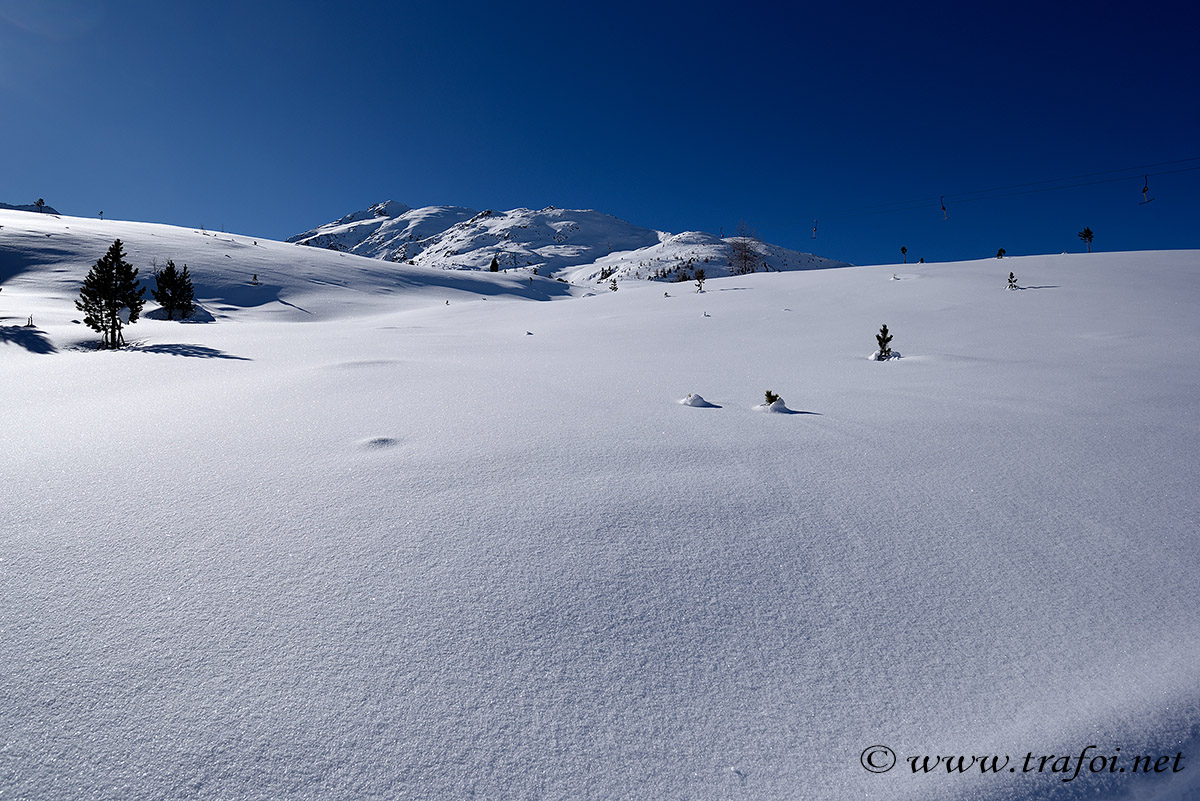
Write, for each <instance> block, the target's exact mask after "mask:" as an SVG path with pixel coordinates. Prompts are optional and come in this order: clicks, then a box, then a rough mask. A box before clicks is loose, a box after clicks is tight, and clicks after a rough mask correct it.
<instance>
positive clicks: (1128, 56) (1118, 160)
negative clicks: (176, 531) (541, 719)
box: [0, 0, 1200, 264]
mask: <svg viewBox="0 0 1200 801" xmlns="http://www.w3.org/2000/svg"><path fill="white" fill-rule="evenodd" d="M979 5H982V4H976V3H964V2H961V0H956V2H953V3H921V4H919V5H907V4H903V3H895V2H883V3H840V2H822V3H819V4H817V3H813V4H807V3H766V2H753V1H751V2H738V3H733V2H727V3H703V2H687V3H684V2H660V3H653V2H651V3H645V2H639V3H630V2H623V1H618V2H606V3H603V4H579V3H571V2H554V3H549V2H513V3H495V2H479V1H478V0H463V2H458V3H445V2H441V1H440V0H437V1H436V2H435V1H434V0H428V1H427V2H420V3H417V2H404V1H403V0H401V1H400V2H395V1H393V2H388V3H373V2H361V3H318V2H311V1H310V0H288V2H274V1H271V2H246V0H239V1H236V2H235V1H234V0H206V1H205V2H203V3H200V2H178V3H175V2H169V3H164V2H161V0H154V2H149V1H147V2H142V0H120V1H117V0H114V1H113V2H103V1H97V2H86V1H85V0H0V103H2V105H0V108H2V109H3V114H2V117H3V120H4V124H2V125H0V145H2V152H3V153H4V162H3V163H4V171H3V181H2V182H0V201H3V202H8V203H27V202H31V201H33V200H34V199H36V198H38V197H43V198H45V199H46V201H47V203H49V204H51V205H53V206H55V207H56V208H58V209H59V210H60V211H62V212H63V213H66V214H75V215H82V216H89V215H95V214H96V213H97V212H98V211H101V210H103V211H104V212H105V216H106V217H110V218H119V219H130V220H147V221H155V222H166V223H172V224H179V225H189V226H198V225H205V226H207V227H209V228H212V229H217V228H222V227H223V228H225V229H226V230H229V231H238V232H241V233H246V234H251V235H257V236H261V237H270V238H279V239H282V238H285V237H287V236H288V235H290V234H293V233H297V232H299V231H301V230H304V229H306V228H309V227H312V226H314V225H317V224H320V223H323V222H327V221H329V220H332V219H335V218H337V217H339V216H341V215H343V214H346V213H348V212H350V211H354V210H357V209H361V208H365V207H366V206H368V205H370V204H371V203H373V202H377V201H380V200H386V199H393V200H399V201H401V202H404V203H407V204H408V205H410V206H423V205H432V204H453V205H462V206H471V207H473V208H478V209H483V208H494V209H508V208H514V207H517V206H527V207H531V208H541V207H543V206H547V205H555V206H560V207H574V208H578V207H582V208H595V209H599V210H601V211H605V212H608V213H610V214H614V215H616V216H618V217H622V218H624V219H626V220H629V221H630V222H633V223H636V224H639V225H643V226H647V227H651V228H659V229H663V230H669V231H673V232H678V231H682V230H689V229H699V230H706V231H712V232H714V233H717V232H719V231H720V230H721V229H722V228H723V229H724V232H725V233H726V234H729V233H730V232H732V231H733V230H734V228H735V227H736V226H737V224H738V221H739V220H745V221H746V222H747V224H748V225H749V226H750V227H751V228H753V229H754V230H755V231H756V232H757V233H758V234H759V236H761V237H762V238H763V239H765V240H768V241H771V242H775V243H777V244H781V245H785V246H788V247H793V248H797V249H800V250H806V251H812V252H815V253H819V254H821V255H825V256H830V257H833V258H841V259H846V260H849V261H853V262H855V263H860V264H865V263H879V262H892V261H898V260H899V258H900V257H899V248H900V246H901V245H906V246H907V247H908V249H909V257H910V260H916V259H917V258H919V257H924V258H926V260H929V261H941V260H948V259H960V258H976V257H986V256H993V255H995V252H996V249H997V248H998V247H1004V248H1006V249H1007V251H1008V252H1009V253H1010V254H1012V255H1017V254H1022V253H1044V252H1060V251H1063V250H1077V249H1079V248H1080V247H1081V244H1080V242H1079V240H1078V239H1077V238H1076V236H1075V234H1076V232H1078V231H1079V230H1081V229H1082V228H1083V227H1084V226H1090V227H1091V228H1092V229H1093V230H1094V231H1095V232H1096V240H1095V244H1094V247H1095V249H1096V250H1131V249H1157V248H1197V247H1200V225H1198V224H1197V221H1198V220H1200V169H1191V171H1188V172H1176V173H1173V174H1169V175H1155V176H1152V177H1151V178H1150V183H1151V187H1152V191H1151V193H1150V194H1151V195H1152V196H1154V197H1155V198H1156V200H1155V201H1154V202H1153V203H1150V204H1149V205H1146V206H1139V205H1138V201H1139V200H1141V188H1142V175H1141V173H1142V172H1144V171H1150V172H1156V171H1166V170H1172V169H1180V168H1200V84H1198V81H1200V77H1198V76H1200V48H1197V46H1196V43H1195V41H1194V39H1195V30H1196V27H1197V26H1196V23H1197V21H1198V20H1197V17H1196V12H1195V11H1194V10H1189V11H1186V12H1185V11H1184V8H1185V6H1184V4H1161V5H1159V4H1119V5H1117V4H1113V5H1112V6H1111V7H1105V4H1087V5H1080V4H1058V3H1038V4H1002V3H994V4H987V5H988V8H986V9H981V8H978V7H977V6H979ZM1172 11H1173V12H1174V13H1171V12H1172ZM1184 13H1186V14H1187V15H1189V16H1188V17H1187V18H1184V17H1181V16H1180V14H1184ZM1182 159H1195V160H1193V161H1189V162H1186V163H1181V164H1177V165H1174V166H1163V167H1158V168H1154V169H1150V168H1145V169H1141V168H1140V165H1147V164H1153V163H1159V162H1168V161H1176V160H1182ZM1125 168H1132V169H1129V170H1127V171H1124V172H1119V173H1112V172H1110V171H1116V170H1124V169H1125ZM1093 173H1107V174H1105V175H1096V176H1094V177H1092V178H1087V179H1082V180H1081V181H1067V182H1066V183H1089V182H1091V181H1098V180H1103V179H1106V178H1114V177H1121V176H1126V178H1125V180H1122V181H1114V182H1110V183H1103V184H1093V185H1089V186H1083V187H1077V188H1073V189H1063V190H1058V191H1043V192H1033V193H1029V194H1019V195H1012V196H1009V197H1002V198H997V197H991V196H988V195H985V196H984V197H985V199H973V198H968V197H962V196H963V195H965V194H966V193H970V192H975V191H978V190H992V189H995V188H997V187H1005V186H1010V185H1014V184H1026V183H1032V182H1038V181H1045V180H1049V179H1056V178H1063V177H1068V176H1077V175H1085V174H1093ZM1031 188H1035V189H1037V188H1042V187H1031ZM991 194H992V195H995V194H1005V193H991ZM941 195H946V196H947V206H948V208H949V211H950V215H951V219H950V220H949V221H944V220H943V219H942V213H941V211H940V209H939V208H938V198H939V196H941ZM906 201H924V203H920V204H909V206H908V207H905V208H903V209H901V210H886V211H884V212H882V213H870V214H868V213H863V212H861V211H853V210H857V209H861V208H862V207H872V206H878V205H885V204H892V203H900V204H903V203H904V202H906ZM814 217H816V218H818V219H820V223H819V224H818V238H817V239H815V240H813V239H810V232H811V228H812V220H813V218H814Z"/></svg>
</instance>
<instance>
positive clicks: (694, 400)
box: [679, 392, 721, 409]
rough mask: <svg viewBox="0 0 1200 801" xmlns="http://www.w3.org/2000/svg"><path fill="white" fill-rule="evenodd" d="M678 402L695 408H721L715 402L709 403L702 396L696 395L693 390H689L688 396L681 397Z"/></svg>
mask: <svg viewBox="0 0 1200 801" xmlns="http://www.w3.org/2000/svg"><path fill="white" fill-rule="evenodd" d="M679 402H680V403H682V404H683V405H684V406H692V407H694V408H697V409H719V408H721V407H719V406H717V404H715V403H709V402H708V401H706V400H705V399H704V398H703V397H701V396H700V395H697V394H696V393H695V392H689V393H688V396H687V397H686V398H683V399H681V400H680V401H679Z"/></svg>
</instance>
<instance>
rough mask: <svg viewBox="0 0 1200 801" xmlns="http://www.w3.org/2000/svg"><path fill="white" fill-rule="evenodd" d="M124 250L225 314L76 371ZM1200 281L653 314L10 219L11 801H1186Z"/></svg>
mask: <svg viewBox="0 0 1200 801" xmlns="http://www.w3.org/2000/svg"><path fill="white" fill-rule="evenodd" d="M117 237H120V238H121V239H122V241H123V242H125V243H126V245H127V250H128V252H129V253H130V254H131V255H132V260H133V262H134V264H135V266H138V267H140V268H141V269H142V275H143V277H145V276H148V275H149V273H150V267H151V265H152V264H153V263H154V262H155V260H157V263H158V264H160V265H161V264H163V263H164V262H165V259H167V258H172V259H174V260H175V262H176V263H177V264H182V263H187V264H188V265H189V267H190V269H191V270H192V271H193V273H194V275H195V278H196V283H197V290H198V294H200V295H201V297H202V298H203V303H204V307H205V309H206V310H207V314H206V315H204V316H202V317H201V319H200V320H199V321H197V322H194V323H183V324H181V323H178V322H169V321H166V320H161V319H154V316H153V315H152V314H151V315H150V317H149V319H143V320H142V321H139V322H138V323H137V324H136V325H133V326H130V327H129V328H128V329H127V331H126V339H127V340H128V341H129V342H130V347H129V348H128V349H125V350H122V351H115V352H113V351H96V350H94V349H93V347H92V346H93V345H94V343H95V342H96V340H97V336H96V335H95V334H93V333H92V332H90V331H88V330H87V329H86V328H84V326H82V325H81V324H79V323H78V322H76V321H77V319H78V317H79V313H78V312H76V311H75V309H74V307H73V305H72V300H73V298H74V296H75V295H76V293H77V292H78V287H79V284H80V283H81V282H82V279H83V276H84V274H85V273H86V272H87V270H88V269H89V267H90V266H91V265H92V264H93V263H94V262H95V260H96V259H97V258H99V257H100V256H101V255H103V253H104V250H105V248H106V247H107V246H108V244H109V243H111V241H112V240H113V239H115V238H117ZM1198 268H1200V252H1195V251H1189V252H1154V253H1095V254H1088V255H1083V254H1072V255H1066V254H1064V255H1055V256H1030V257H1022V258H1012V259H1004V260H1002V261H997V260H995V259H991V260H984V261H976V262H962V263H954V264H921V265H912V264H910V265H907V266H898V265H887V266H878V267H853V268H844V269H830V270H813V271H794V272H788V273H766V274H764V273H758V274H754V275H748V276H742V277H735V278H719V279H714V280H711V281H709V282H708V283H707V284H706V287H705V289H706V291H704V292H703V293H700V292H696V291H695V288H694V287H693V286H690V285H689V286H681V287H678V288H670V287H668V288H669V289H671V291H670V292H669V293H668V296H666V297H664V294H663V289H664V287H663V285H662V284H646V283H644V282H638V281H627V282H624V283H622V284H621V285H620V288H619V291H616V292H610V291H607V290H605V291H600V292H594V291H591V292H589V291H587V290H586V289H583V288H579V287H573V286H571V285H569V284H564V283H560V282H558V281H555V280H551V279H549V278H544V277H538V278H535V281H534V283H533V285H532V286H531V285H530V281H529V277H530V276H528V275H527V274H525V273H523V272H522V273H521V274H516V273H513V272H512V271H511V270H510V272H509V273H508V274H507V275H506V274H504V273H498V274H490V273H486V272H482V273H481V272H478V271H463V270H455V269H442V268H441V267H434V266H430V265H421V264H417V265H408V264H402V263H388V262H385V261H379V260H375V259H367V258H361V257H358V256H355V255H352V254H347V253H340V252H336V251H332V250H327V249H318V248H304V247H298V246H297V245H295V244H285V243H278V242H268V241H264V240H255V239H253V238H252V237H246V236H242V235H225V234H213V233H211V232H204V231H196V230H191V229H178V228H171V227H168V226H158V225H148V224H140V223H124V222H117V221H108V220H105V221H103V222H101V221H98V220H81V219H78V218H69V217H62V218H61V219H58V218H55V217H53V216H51V215H38V214H30V213H27V212H19V211H0V282H2V284H0V285H2V288H3V291H2V292H0V368H2V370H3V375H4V381H3V382H0V409H3V411H4V417H3V419H4V422H3V427H2V429H0V430H2V431H3V434H2V437H3V444H4V448H3V452H2V453H3V456H2V458H0V798H6V799H7V798H13V799H22V801H51V799H53V800H54V801H75V800H76V799H101V800H106V799H129V798H197V799H207V798H212V799H233V798H236V799H250V800H253V801H258V800H260V799H261V800H262V801H266V800H267V799H272V800H276V799H314V800H315V799H321V800H322V801H328V800H329V799H347V801H349V800H350V799H354V800H355V801H359V800H361V799H396V798H414V799H415V798H420V799H446V800H447V801H450V800H451V799H453V800H454V801H458V800H459V799H464V798H480V799H482V798H486V799H527V798H540V799H552V800H554V801H560V800H561V801H567V799H571V801H575V800H576V799H618V798H628V799H668V798H670V799H679V798H686V799H697V800H701V801H703V800H706V799H712V800H714V801H716V800H717V799H721V800H724V799H779V800H780V801H791V800H792V799H796V800H797V801H799V799H819V800H820V801H844V799H877V800H878V801H884V800H885V799H886V801H918V800H920V801H927V800H929V799H932V800H933V801H939V800H940V799H973V800H978V801H1001V799H1005V800H1009V801H1012V800H1016V801H1050V800H1051V799H1076V798H1099V799H1118V798H1122V799H1139V801H1190V800H1191V799H1193V798H1195V797H1196V795H1197V794H1198V793H1200V765H1198V764H1197V763H1196V762H1195V759H1196V758H1197V757H1198V756H1200V748H1198V746H1200V593H1198V592H1197V583H1196V577H1197V575H1200V544H1198V542H1197V533H1196V532H1197V530H1198V528H1200V495H1198V494H1197V493H1196V491H1195V488H1196V486H1197V484H1198V483H1200V466H1198V463H1197V460H1196V453H1197V452H1200V423H1198V420H1197V414H1196V397H1197V395H1198V393H1200V364H1198V363H1197V361H1196V360H1195V359H1192V358H1190V355H1189V352H1188V342H1187V339H1186V336H1187V333H1188V332H1189V331H1190V330H1191V329H1192V327H1193V326H1194V318H1195V308H1196V303H1197V300H1200V288H1198V287H1200V282H1197V280H1196V275H1197V269H1198ZM1010 270H1012V271H1013V272H1014V273H1015V274H1016V277H1017V279H1018V282H1019V285H1020V286H1021V287H1022V289H1021V290H1019V291H1011V292H1010V291H1006V290H1005V285H1006V278H1007V275H1008V272H1009V271H1010ZM254 274H257V275H258V278H259V284H258V285H257V286H255V285H254V284H252V283H250V280H249V279H250V277H251V276H252V275H254ZM552 292H557V293H558V294H557V295H552V294H551V293H552ZM447 301H449V302H448V303H447ZM535 301H542V302H535ZM152 307H153V304H148V305H147V308H148V309H151V308H152ZM30 316H32V317H33V318H34V320H33V323H34V324H33V326H32V327H27V326H26V323H27V320H28V318H29V317H30ZM883 323H887V324H888V327H889V329H890V330H891V331H892V333H893V334H894V336H895V340H894V342H893V343H892V344H893V347H895V348H896V349H897V350H899V351H901V352H902V353H903V354H904V357H903V358H902V359H899V360H894V361H890V362H884V363H878V362H872V361H868V359H867V356H868V354H870V352H871V351H872V350H874V348H875V341H874V334H875V332H876V331H878V329H879V327H880V325H881V324H883ZM766 390H772V391H774V392H776V393H778V394H779V395H781V396H783V398H784V400H785V402H786V405H785V406H782V407H780V406H776V407H774V408H775V410H776V411H768V410H766V409H764V408H762V407H761V404H762V401H763V400H764V393H765V391H766ZM693 393H694V394H698V395H701V396H703V398H704V399H706V401H707V402H706V403H703V404H702V403H698V402H696V401H695V399H694V398H693V399H692V400H691V401H690V402H689V403H682V402H681V401H684V400H685V399H687V398H688V396H689V395H690V394H693ZM1089 745H1094V746H1095V748H1093V749H1092V751H1091V752H1088V753H1089V755H1091V756H1094V755H1096V754H1103V755H1106V756H1111V757H1114V759H1119V765H1120V767H1122V768H1131V767H1132V766H1133V765H1134V764H1135V763H1134V759H1135V757H1137V756H1139V755H1141V756H1147V755H1149V756H1153V757H1154V758H1155V760H1157V759H1158V758H1159V757H1163V756H1165V757H1168V760H1167V762H1166V763H1163V764H1166V765H1167V766H1168V767H1167V769H1165V770H1163V771H1161V772H1157V773H1156V772H1153V771H1151V772H1150V773H1149V774H1147V773H1146V772H1144V771H1142V772H1135V771H1133V770H1127V771H1126V772H1124V773H1122V772H1119V771H1116V770H1114V771H1111V772H1110V771H1108V770H1107V769H1106V768H1105V767H1104V766H1102V767H1101V769H1100V770H1099V771H1096V772H1093V770H1092V769H1091V768H1089V767H1088V765H1089V764H1090V763H1087V762H1085V763H1084V766H1083V769H1082V772H1081V773H1080V774H1079V775H1078V776H1077V777H1074V778H1073V780H1071V781H1066V779H1068V778H1071V777H1070V773H1069V771H1070V770H1071V769H1072V768H1073V767H1074V764H1071V763H1066V765H1065V766H1064V767H1063V770H1066V771H1068V773H1066V774H1064V772H1063V770H1056V769H1055V765H1059V766H1063V764H1064V763H1062V762H1061V759H1062V757H1063V755H1070V759H1071V760H1075V759H1076V757H1077V755H1079V754H1080V753H1081V751H1082V750H1083V749H1084V748H1085V747H1087V746H1089ZM875 746H886V747H887V748H889V749H891V751H892V752H893V753H894V754H895V756H896V757H897V764H896V766H895V767H894V768H893V769H892V770H889V771H887V772H883V773H874V772H870V771H868V770H866V769H864V766H863V762H862V760H864V759H865V760H867V762H868V764H869V765H872V766H874V765H881V764H884V763H881V762H880V761H879V760H885V761H886V752H884V751H880V750H878V749H876V750H874V751H869V749H871V748H873V747H875ZM1117 749H1120V750H1119V751H1118V750H1117ZM956 754H957V755H995V756H997V757H999V756H1001V755H1003V756H1005V757H1007V758H1008V760H1009V761H1008V762H1005V763H1004V764H1005V765H1008V766H1010V767H1011V768H1012V770H1011V771H1010V770H1009V769H1007V768H1003V769H1001V770H1000V771H999V772H997V773H985V772H981V771H980V770H979V769H978V768H976V767H973V768H971V769H969V770H968V771H967V772H966V773H965V774H959V773H956V772H952V771H951V772H948V771H946V770H945V769H944V768H939V769H938V770H935V771H934V772H933V773H930V774H925V773H923V772H914V771H913V770H912V769H911V768H910V764H915V762H916V761H918V760H920V759H921V758H922V755H938V756H945V755H956ZM1027 754H1030V755H1032V759H1033V766H1034V767H1033V769H1032V770H1023V769H1022V768H1023V765H1024V764H1026V759H1027V757H1026V755H1027ZM1046 755H1055V756H1054V758H1053V759H1050V760H1049V761H1047V762H1044V763H1043V769H1042V770H1039V769H1038V767H1037V766H1038V764H1039V763H1038V759H1039V757H1040V756H1046ZM1177 755H1178V759H1179V760H1182V766H1183V767H1182V770H1179V771H1175V770H1173V769H1172V768H1171V765H1174V764H1177V763H1176V762H1173V761H1172V760H1176V758H1177ZM910 759H911V760H913V761H914V762H913V763H910V762H909V760H910ZM1106 764H1107V762H1106ZM1113 764H1114V765H1117V764H1118V762H1116V761H1114V762H1113ZM1142 764H1145V763H1142ZM1155 764H1158V763H1157V762H1156V763H1155Z"/></svg>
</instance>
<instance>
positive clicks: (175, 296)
mask: <svg viewBox="0 0 1200 801" xmlns="http://www.w3.org/2000/svg"><path fill="white" fill-rule="evenodd" d="M154 279H155V283H156V284H157V288H155V289H152V290H151V291H150V294H151V295H152V296H153V297H154V300H155V302H156V303H158V305H160V306H162V307H163V308H164V309H166V310H167V319H168V320H174V319H175V312H179V316H180V318H182V319H187V318H188V317H191V316H192V312H194V311H195V310H196V304H195V291H194V289H193V288H192V277H191V276H190V275H189V274H188V268H187V265H186V264H185V265H183V271H182V272H181V271H179V270H177V269H175V262H174V261H172V260H171V259H167V266H166V267H164V268H163V269H162V270H160V271H158V272H156V273H154Z"/></svg>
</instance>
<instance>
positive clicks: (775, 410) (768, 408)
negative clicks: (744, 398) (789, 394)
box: [754, 398, 792, 414]
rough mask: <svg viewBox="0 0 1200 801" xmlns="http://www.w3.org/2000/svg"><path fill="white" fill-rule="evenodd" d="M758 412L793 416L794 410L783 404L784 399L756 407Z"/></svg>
mask: <svg viewBox="0 0 1200 801" xmlns="http://www.w3.org/2000/svg"><path fill="white" fill-rule="evenodd" d="M754 411H756V412H768V413H771V414H792V410H791V409H789V408H788V407H787V404H786V403H784V402H783V398H780V399H779V400H777V401H772V402H771V403H760V404H758V405H757V406H755V407H754Z"/></svg>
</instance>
